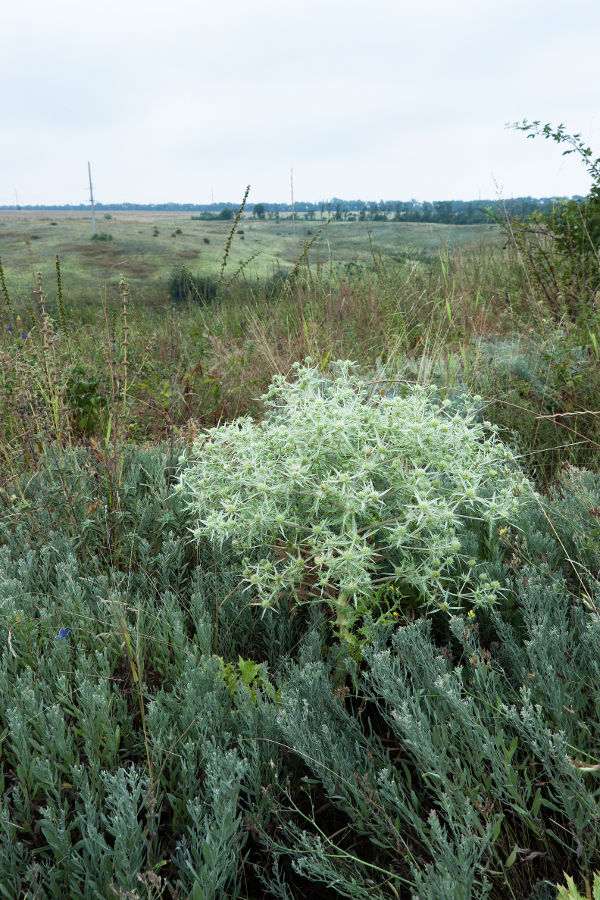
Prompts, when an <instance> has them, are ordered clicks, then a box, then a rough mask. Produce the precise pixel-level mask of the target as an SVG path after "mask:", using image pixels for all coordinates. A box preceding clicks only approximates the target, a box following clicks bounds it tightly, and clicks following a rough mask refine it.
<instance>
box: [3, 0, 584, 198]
mask: <svg viewBox="0 0 600 900" xmlns="http://www.w3.org/2000/svg"><path fill="white" fill-rule="evenodd" d="M599 46H600V2H599V0H452V2H450V0H319V2H317V0H245V2H242V0H210V2H209V0H160V2H157V0H102V2H101V3H88V2H85V0H53V2H49V0H19V2H17V0H11V2H9V0H6V2H5V3H4V4H3V5H2V12H1V14H0V78H1V82H0V116H1V118H0V204H14V203H15V191H17V192H18V200H19V203H21V204H36V203H43V204H50V203H81V202H85V201H86V199H87V197H88V195H89V190H88V187H87V161H88V160H90V162H91V166H92V175H93V178H94V189H95V194H96V198H97V199H98V200H99V201H102V202H104V203H110V202H123V201H131V202H141V203H150V202H164V201H175V202H194V203H207V202H210V201H211V199H213V198H214V200H215V201H224V200H227V201H232V202H239V201H240V200H241V198H242V196H243V193H244V190H245V187H246V185H247V184H250V185H251V193H250V202H252V201H254V202H259V201H261V200H263V201H273V202H276V201H278V202H285V201H287V200H289V198H290V170H293V180H294V195H295V198H296V199H297V200H313V201H316V200H321V199H327V198H331V197H334V196H337V197H342V198H344V199H358V198H360V199H363V200H379V199H390V200H391V199H398V200H405V199H410V198H412V197H414V198H417V199H419V200H444V199H476V198H478V197H482V198H490V197H495V196H498V195H499V194H500V195H502V196H505V197H516V196H522V195H532V196H538V197H539V196H550V195H555V194H561V195H562V194H568V195H570V194H574V193H586V192H587V190H588V188H589V184H590V182H589V178H588V177H587V175H586V172H585V169H584V167H583V166H582V165H581V164H580V163H579V162H577V161H576V160H575V159H574V158H573V157H567V158H563V157H562V156H561V152H560V148H559V147H558V146H556V145H555V144H552V143H550V142H545V141H542V140H541V139H540V140H536V141H531V140H526V138H525V136H524V135H523V134H520V133H518V132H515V131H510V130H506V129H505V124H506V123H507V122H513V121H515V120H520V119H522V118H523V117H527V118H529V119H540V120H542V121H543V122H547V121H548V122H552V123H556V124H558V123H560V122H564V123H565V124H566V125H567V127H568V129H569V130H571V131H580V132H581V133H582V136H583V137H584V138H585V140H586V142H587V143H589V144H590V145H591V146H592V148H593V149H594V150H595V153H596V154H597V155H600V121H599V98H600V93H599V86H600V51H599V50H598V47H599Z"/></svg>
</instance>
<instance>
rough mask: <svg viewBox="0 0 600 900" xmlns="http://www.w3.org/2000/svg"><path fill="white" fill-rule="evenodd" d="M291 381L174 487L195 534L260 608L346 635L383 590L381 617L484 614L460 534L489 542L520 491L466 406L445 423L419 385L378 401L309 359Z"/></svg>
mask: <svg viewBox="0 0 600 900" xmlns="http://www.w3.org/2000/svg"><path fill="white" fill-rule="evenodd" d="M294 369H295V378H294V380H293V381H287V380H286V379H285V377H283V376H276V377H275V378H274V379H273V382H272V384H271V387H270V388H269V390H268V391H267V393H266V394H265V396H264V398H263V399H264V401H265V407H266V409H267V414H266V417H265V419H264V421H262V422H254V421H253V420H252V419H250V418H248V417H246V418H240V419H237V420H235V421H233V422H231V423H230V424H226V425H222V426H218V427H216V428H211V429H210V430H208V431H207V432H206V434H205V435H204V437H203V439H201V440H200V442H199V443H197V444H196V446H195V448H194V456H195V461H194V462H193V463H192V464H191V465H189V466H187V467H186V468H185V470H184V471H183V473H182V475H181V477H180V482H179V485H178V487H179V489H180V490H182V491H184V493H185V495H186V496H187V498H188V505H189V508H190V510H191V512H192V513H193V514H194V516H195V517H197V525H196V527H195V529H193V534H194V536H195V537H196V538H197V539H198V540H201V539H206V538H208V539H209V540H210V541H211V542H212V543H214V544H215V545H216V546H218V547H220V548H222V547H223V546H224V545H226V546H229V547H231V549H232V550H233V551H234V552H239V553H240V556H243V557H244V561H243V579H244V580H245V581H246V583H247V585H248V588H249V589H251V591H252V595H253V598H254V599H255V602H257V603H258V604H260V605H261V606H262V607H264V608H268V607H272V606H274V605H276V604H277V601H278V598H280V596H281V595H282V592H291V594H292V595H293V596H294V598H295V599H296V602H300V601H308V600H313V601H314V600H320V601H324V602H326V603H328V604H329V605H330V606H331V607H332V608H333V609H335V611H336V614H337V625H338V629H339V631H340V634H342V635H343V636H345V637H349V635H350V634H351V632H352V626H353V624H355V623H356V621H357V619H358V618H359V617H360V616H362V615H364V614H365V613H369V612H371V614H373V611H374V610H375V608H377V616H378V617H379V618H381V607H382V604H381V598H382V596H384V591H385V589H386V588H389V586H390V585H392V586H393V587H394V590H392V591H389V590H387V591H385V597H386V598H387V597H390V598H391V599H390V601H389V602H388V603H386V604H383V606H385V609H384V612H383V616H384V617H387V616H391V615H392V614H393V612H394V611H395V607H396V606H399V605H400V606H401V605H402V604H403V602H404V601H409V600H410V601H412V602H413V603H417V604H419V605H424V606H426V607H428V608H430V609H432V610H436V609H441V610H450V609H460V608H464V607H465V605H466V606H469V607H470V606H478V605H487V604H490V603H493V602H494V600H495V599H496V598H497V592H498V590H499V589H500V585H499V584H497V583H495V582H489V581H485V580H481V579H479V578H478V560H477V559H475V558H473V557H472V547H473V529H474V528H475V529H476V530H477V529H479V533H480V534H481V535H482V538H481V541H483V544H487V545H488V547H489V544H494V543H495V541H496V537H497V532H498V530H499V527H500V526H501V525H502V523H507V522H511V521H514V519H515V516H516V514H517V512H518V510H519V507H520V505H521V503H522V502H523V498H524V496H525V495H529V494H530V493H531V488H530V485H529V484H528V482H527V481H526V479H525V478H524V476H523V474H522V473H521V472H520V471H519V470H518V468H517V466H516V464H515V462H514V459H513V457H512V454H511V452H510V451H509V450H508V449H507V448H506V447H505V446H504V445H503V444H502V443H501V441H500V440H499V439H498V437H497V435H496V434H495V430H494V427H493V426H489V425H487V424H486V423H484V422H481V421H479V420H478V417H477V407H476V401H475V400H474V401H468V402H465V404H463V405H461V408H460V411H457V410H456V408H453V407H452V404H451V403H450V401H448V400H447V399H439V398H438V397H439V395H438V393H437V392H436V389H435V387H433V386H429V387H423V386H420V385H415V386H411V385H402V386H401V387H400V390H399V393H397V394H396V395H390V393H391V392H389V391H388V393H385V392H386V391H387V390H388V388H389V384H386V385H384V386H383V389H382V385H381V384H368V383H365V381H364V380H363V379H361V378H360V377H359V376H358V375H357V374H355V373H354V371H353V364H352V363H350V362H338V363H337V364H336V365H335V366H334V368H333V373H334V374H333V376H332V377H326V376H325V375H324V374H323V373H322V372H321V371H319V369H318V368H316V367H314V366H312V365H311V361H310V360H307V363H306V364H305V365H301V364H296V365H295V367H294ZM397 387H398V386H397ZM467 531H469V533H470V538H469V547H470V548H471V552H470V553H467V549H466V542H465V541H464V537H465V535H466V532H467ZM481 541H480V544H481ZM244 554H245V555H244ZM382 589H383V590H382Z"/></svg>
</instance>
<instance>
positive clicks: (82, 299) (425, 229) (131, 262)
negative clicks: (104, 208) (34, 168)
mask: <svg viewBox="0 0 600 900" xmlns="http://www.w3.org/2000/svg"><path fill="white" fill-rule="evenodd" d="M110 215H111V218H110V219H105V218H104V217H103V214H99V215H98V217H97V227H98V232H99V234H102V233H104V234H106V235H110V236H111V238H112V240H92V239H91V238H92V228H91V220H90V216H89V214H82V213H79V212H72V211H70V212H63V211H57V212H49V211H31V212H26V213H24V212H22V211H8V212H6V211H5V212H0V258H1V259H2V263H3V266H4V271H5V276H6V281H7V284H8V286H9V289H10V290H11V291H13V292H14V293H15V295H17V296H18V297H20V298H23V299H24V298H26V297H28V296H29V295H30V294H31V290H32V289H34V288H35V287H36V286H37V273H38V272H41V273H42V278H43V281H44V284H45V285H46V290H47V291H48V296H49V298H50V299H52V298H53V295H54V291H55V269H54V266H55V258H56V255H58V256H59V257H60V261H61V267H62V271H63V276H64V291H65V298H66V300H67V302H73V304H75V305H77V306H78V307H85V306H86V305H88V304H92V305H96V304H97V303H98V300H99V298H100V296H101V295H102V293H103V291H104V287H105V286H106V285H108V286H109V290H111V291H112V292H113V293H114V292H115V291H116V287H117V284H118V280H119V278H120V277H121V276H125V277H126V278H127V279H128V281H129V283H130V287H131V290H132V293H133V296H134V298H135V299H136V300H137V299H140V300H141V301H142V302H147V303H151V302H155V301H156V300H158V299H160V298H161V297H164V293H165V285H166V282H167V280H168V277H169V275H170V274H171V272H172V271H173V270H174V269H176V268H178V267H180V266H181V265H184V266H186V267H187V268H188V269H189V270H190V271H191V272H192V273H194V274H203V275H209V276H216V275H218V273H219V270H220V267H221V260H222V256H223V248H224V246H225V242H226V240H227V236H228V234H229V232H230V230H231V222H226V221H218V220H212V221H197V220H192V218H191V214H189V213H176V214H169V215H160V214H158V213H154V212H152V213H150V212H143V211H142V212H114V213H111V214H110ZM323 225H325V222H324V221H319V220H316V221H312V222H311V221H305V220H304V219H296V220H295V221H292V219H291V217H287V218H283V217H282V218H280V220H279V221H275V220H269V219H266V220H262V221H261V220H258V219H254V218H252V217H251V216H247V215H246V216H244V217H243V218H242V219H241V221H240V224H239V227H238V229H237V232H236V234H235V236H234V239H233V243H232V247H231V252H230V256H229V260H228V266H227V272H226V276H227V277H230V276H231V275H232V274H233V273H234V272H235V271H236V270H237V269H238V268H239V266H241V265H242V264H243V263H244V262H245V261H247V260H249V259H251V258H252V259H251V261H250V263H249V264H248V266H247V267H246V268H245V269H244V277H245V278H247V279H249V280H251V281H257V280H258V281H265V280H267V279H268V278H270V277H271V276H273V274H275V273H277V272H279V271H280V270H282V269H283V270H285V271H290V270H291V269H292V268H293V267H294V264H295V263H296V260H297V259H298V256H299V255H300V253H301V252H302V251H303V249H304V247H305V245H306V244H307V243H308V242H309V241H310V240H311V239H312V238H314V236H315V234H316V232H318V231H319V229H320V228H322V227H323ZM501 240H502V235H501V234H500V233H499V229H498V228H497V226H494V225H489V226H468V225H466V226H451V225H419V224H402V223H393V222H371V223H363V222H345V221H342V222H335V221H332V222H330V223H329V224H328V225H327V227H326V228H324V230H323V232H322V233H321V235H320V236H319V237H318V238H317V239H316V240H315V242H314V244H313V245H312V247H311V249H310V251H309V253H308V261H309V263H310V265H311V266H312V267H313V268H314V270H315V271H319V270H325V271H329V270H334V269H335V270H337V268H339V267H340V266H343V265H344V264H345V263H348V262H352V263H356V264H358V265H364V266H372V264H373V253H383V254H385V255H386V256H387V257H388V258H390V259H396V260H401V259H406V258H408V259H415V260H424V259H425V260H428V259H431V258H432V257H435V256H436V255H437V254H439V253H440V252H446V251H447V250H454V249H457V248H462V249H468V250H473V249H475V248H477V247H479V246H480V245H482V244H483V245H485V246H488V247H493V246H498V244H499V242H500V241H501ZM111 285H112V288H110V286H111Z"/></svg>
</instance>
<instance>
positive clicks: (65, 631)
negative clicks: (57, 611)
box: [56, 628, 71, 638]
mask: <svg viewBox="0 0 600 900" xmlns="http://www.w3.org/2000/svg"><path fill="white" fill-rule="evenodd" d="M70 631H71V629H70V628H61V629H60V631H59V632H58V634H57V635H56V637H57V638H66V637H68V636H69V632H70Z"/></svg>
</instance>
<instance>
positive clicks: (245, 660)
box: [0, 240, 600, 900]
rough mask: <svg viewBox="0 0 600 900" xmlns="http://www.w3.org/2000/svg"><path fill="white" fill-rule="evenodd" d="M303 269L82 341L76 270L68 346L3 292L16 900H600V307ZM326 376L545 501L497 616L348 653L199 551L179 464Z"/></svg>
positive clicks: (41, 317) (391, 632)
mask: <svg viewBox="0 0 600 900" xmlns="http://www.w3.org/2000/svg"><path fill="white" fill-rule="evenodd" d="M307 260H308V255H306V254H305V255H304V257H303V258H302V257H301V259H300V261H299V264H298V266H297V268H296V270H295V272H294V275H293V278H288V279H278V280H277V282H276V284H275V285H273V284H270V285H264V284H262V285H261V284H258V283H254V282H251V281H249V280H246V279H245V278H244V273H245V270H242V271H241V272H240V273H239V276H238V277H237V278H235V279H233V280H231V281H230V282H229V283H227V284H225V282H224V280H223V281H222V285H221V287H222V290H221V291H220V296H218V297H217V298H216V299H215V300H214V302H213V303H211V304H210V305H203V304H201V303H197V302H193V300H192V301H190V302H188V303H185V302H182V303H178V304H177V305H176V306H173V305H172V304H171V303H170V301H169V300H165V301H161V300H160V298H158V299H156V298H155V299H154V300H153V302H148V303H144V302H143V300H142V299H141V298H140V297H139V295H136V294H135V292H130V291H129V290H128V286H127V284H126V283H124V282H123V283H122V284H121V292H120V296H119V297H118V298H117V299H115V298H114V297H113V296H112V294H111V293H110V292H107V293H106V295H105V299H104V302H103V304H102V305H101V308H99V309H98V310H97V312H95V313H94V315H93V316H92V318H91V320H90V318H89V310H88V311H87V312H86V317H88V318H86V321H81V320H78V318H77V316H76V311H75V310H74V309H73V307H72V306H71V307H70V308H69V306H68V304H67V303H66V301H65V299H64V297H63V293H62V290H63V285H62V272H61V269H60V265H59V266H58V267H57V270H56V274H57V296H60V297H61V300H60V303H59V304H58V305H57V307H56V315H54V312H55V311H54V309H53V308H51V307H49V306H48V303H47V297H46V294H45V290H44V285H43V284H42V283H41V282H39V283H38V285H37V286H36V291H37V294H36V298H37V305H36V306H33V305H29V304H22V303H21V304H18V303H17V302H15V301H14V299H13V298H12V297H11V296H10V294H9V293H8V288H7V287H6V284H5V282H4V281H3V280H2V279H0V290H1V291H2V299H3V307H2V315H3V317H4V318H3V322H2V332H1V336H0V417H1V419H2V430H1V433H0V451H1V457H0V501H1V504H2V509H1V513H0V610H1V612H0V668H1V669H2V673H3V676H2V678H0V745H1V746H2V769H1V770H0V793H1V795H2V800H1V803H0V833H1V836H0V844H1V846H2V854H0V891H1V892H2V894H3V896H6V897H21V896H23V897H25V896H27V897H34V896H35V897H40V898H45V897H48V898H53V897H58V896H64V895H65V894H69V895H70V896H73V897H86V898H87V897H98V896H101V897H105V896H122V897H128V898H142V897H144V898H146V897H156V898H159V897H165V898H167V897H169V898H175V897H178V898H182V897H186V898H187V897H191V898H193V900H197V898H199V897H203V898H209V897H211V898H215V900H217V898H220V897H230V896H231V897H238V898H252V900H259V898H263V897H264V898H273V897H275V898H277V897H279V898H285V900H289V898H297V900H303V898H320V897H322V898H333V897H339V896H346V897H351V898H359V897H364V898H365V900H366V898H369V900H387V898H394V900H398V898H402V900H404V898H406V900H408V898H411V897H416V898H419V900H447V898H450V900H471V898H472V900H477V898H480V897H486V896H488V897H491V898H494V900H496V898H498V900H499V898H504V897H507V896H509V897H513V898H523V900H543V898H546V900H548V898H552V900H554V898H555V897H556V887H555V886H556V884H557V883H558V882H559V881H563V882H564V876H563V872H566V873H567V874H568V875H569V876H570V877H572V878H574V879H575V882H576V883H577V884H578V885H579V886H580V887H581V888H582V890H585V887H584V883H585V879H587V881H588V883H589V884H592V883H593V872H594V870H597V869H598V867H599V866H600V853H599V848H598V833H599V830H598V819H599V815H600V813H599V795H598V788H597V773H598V766H599V765H600V762H599V760H598V738H599V729H598V688H597V686H598V683H600V672H599V670H598V646H599V636H598V616H597V610H598V607H599V605H600V603H599V597H600V594H599V593H598V591H599V587H598V579H599V577H600V559H599V556H598V541H599V540H600V534H599V528H598V507H599V505H600V482H599V475H598V472H599V466H598V460H599V459H600V454H599V453H598V449H599V445H600V416H599V411H598V404H597V398H598V396H600V364H599V358H598V356H599V354H598V349H597V348H598V343H597V341H596V342H595V341H594V337H593V336H595V335H596V334H598V333H600V332H599V331H598V322H597V319H596V312H595V310H594V307H593V306H591V307H590V306H589V304H588V308H587V311H586V316H585V317H582V318H581V319H578V318H572V317H568V318H562V317H560V316H558V317H557V315H556V314H555V309H554V307H553V306H552V305H551V304H549V303H548V302H547V300H546V299H545V297H544V295H543V294H542V295H540V293H539V290H538V288H539V285H538V284H537V282H536V278H535V275H534V273H532V271H531V270H530V269H528V264H527V257H526V255H524V254H523V253H522V249H521V247H520V245H519V243H518V242H514V243H511V242H510V240H509V242H508V244H507V248H506V250H504V251H501V250H497V251H492V250H490V249H489V248H486V247H483V246H482V247H481V248H480V249H479V250H478V251H475V252H466V251H462V250H461V251H456V252H452V253H450V252H448V253H442V254H440V255H439V256H438V257H437V258H436V259H434V260H432V261H430V262H428V263H424V262H423V261H414V260H413V261H411V260H402V261H394V260H390V259H389V258H388V257H385V256H382V255H379V254H377V253H376V252H374V253H373V258H372V261H371V263H369V264H368V265H364V266H356V265H355V266H347V267H346V268H345V269H344V268H342V269H341V270H340V271H339V273H338V274H334V271H333V269H325V268H318V267H317V268H315V267H311V266H309V265H308V262H307ZM65 293H66V292H65ZM307 356H310V357H312V358H313V360H314V361H315V362H316V363H318V364H319V365H320V366H321V367H322V369H323V371H324V372H325V371H326V370H327V366H328V362H329V361H333V360H335V359H352V360H355V361H357V363H358V364H359V366H360V367H361V368H362V371H363V373H364V374H365V375H368V376H369V377H370V378H371V380H372V381H374V382H380V383H381V385H382V388H381V389H382V391H385V390H386V389H387V386H389V383H390V380H391V381H392V382H395V381H398V380H402V381H403V382H404V383H406V382H412V381H414V382H421V383H426V382H435V383H436V384H437V385H438V386H439V388H440V389H441V392H442V394H443V395H444V396H445V397H447V398H448V399H449V400H450V401H451V403H453V404H454V405H455V406H456V408H460V403H461V395H462V394H463V393H464V392H465V391H467V392H469V394H478V395H479V396H480V398H481V399H480V400H478V401H477V402H478V404H479V407H480V409H481V415H483V416H485V418H486V419H488V420H491V421H492V422H495V423H497V424H498V425H499V426H500V429H501V436H502V438H503V439H504V440H505V441H506V442H508V443H510V444H511V446H512V448H513V449H514V450H515V451H516V453H517V455H518V456H519V457H520V459H521V462H522V465H523V466H524V468H525V469H526V471H527V474H528V475H529V476H530V477H531V478H532V479H533V480H534V481H535V482H536V483H537V486H538V488H539V489H540V490H541V493H540V495H538V501H537V502H536V503H535V504H533V505H532V507H531V508H529V510H528V512H527V515H526V517H525V518H524V519H523V521H521V522H519V524H518V525H515V527H503V528H502V529H499V530H498V533H497V534H496V535H494V541H493V542H492V541H491V539H490V542H489V543H490V547H489V548H488V552H486V554H485V558H483V557H482V558H481V559H479V558H477V559H475V560H474V565H475V566H478V567H479V569H480V574H481V577H482V578H483V579H484V582H485V583H489V584H491V583H493V582H498V583H500V584H501V591H502V598H503V601H502V605H501V607H500V609H499V610H498V611H497V613H490V614H489V615H488V614H486V615H483V614H482V615H481V616H476V615H475V614H474V615H473V616H472V617H469V616H465V617H456V618H454V619H452V620H448V621H444V622H442V621H441V620H438V619H436V618H435V617H434V618H433V619H431V618H428V617H427V616H422V615H420V614H419V612H418V611H415V608H414V604H413V606H412V607H411V605H410V604H408V605H405V607H402V604H401V603H400V601H398V598H397V597H394V598H393V602H394V603H399V604H400V605H399V608H400V609H401V611H402V615H399V616H398V619H397V620H396V621H394V623H393V624H392V625H391V626H386V627H385V628H383V627H381V628H378V627H375V626H374V627H373V629H371V639H370V640H369V641H365V642H364V645H363V646H362V647H361V652H360V654H357V652H349V649H348V647H347V646H345V645H344V644H343V642H340V641H339V640H338V639H337V638H336V636H335V634H334V633H333V632H332V630H331V627H330V623H328V620H327V617H326V616H324V615H323V614H322V613H321V612H320V611H319V609H318V608H317V607H311V606H307V605H296V604H294V603H293V602H292V599H291V598H290V597H282V598H281V602H280V603H279V604H278V612H277V614H272V615H271V614H269V615H261V614H260V612H259V611H257V609H256V607H255V606H253V605H252V604H251V603H250V599H251V598H250V597H249V595H248V593H247V592H246V591H244V590H243V587H244V586H243V584H242V579H241V575H240V561H239V560H238V559H237V558H236V557H235V554H234V553H233V552H232V550H231V548H228V547H226V548H224V549H223V550H221V551H218V550H216V549H215V548H213V547H212V546H211V545H210V544H208V543H207V542H200V543H199V544H194V543H191V542H190V529H193V526H194V523H193V522H191V521H190V519H189V514H188V513H187V512H186V509H185V506H184V505H183V504H182V502H181V497H180V494H179V493H178V492H176V491H174V490H173V489H172V488H173V483H174V480H175V478H176V475H177V472H178V471H181V468H182V467H186V466H187V465H188V462H187V460H186V454H187V452H188V451H189V448H190V446H191V444H192V442H193V441H194V440H195V439H196V438H198V437H201V436H202V432H203V428H204V427H205V426H207V425H215V424H217V423H219V422H223V421H224V420H226V419H233V418H235V417H237V416H240V415H245V414H248V413H250V414H252V415H254V416H255V417H256V419H259V418H260V417H261V415H262V414H263V412H264V410H263V409H262V401H261V399H260V398H261V395H262V394H263V392H264V390H265V388H266V387H267V385H268V384H269V382H270V381H271V378H272V376H273V375H275V374H284V375H287V374H288V373H289V372H290V370H291V369H292V365H293V363H294V362H297V361H302V360H304V359H305V358H306V357H307ZM198 452H201V451H198ZM180 454H181V458H180ZM492 546H493V548H494V549H493V552H492V549H491V548H492ZM477 552H478V551H477V547H476V544H475V543H474V544H473V553H474V554H477ZM486 579H487V581H486ZM377 602H379V603H384V604H385V603H386V602H387V603H388V604H389V603H391V602H392V601H391V600H389V598H388V600H387V601H386V598H385V596H383V595H382V596H381V597H379V598H378V600H377ZM567 883H568V884H569V889H570V886H571V882H567ZM563 895H564V892H563ZM561 896H562V895H561ZM573 896H576V895H575V894H574V893H573Z"/></svg>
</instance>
